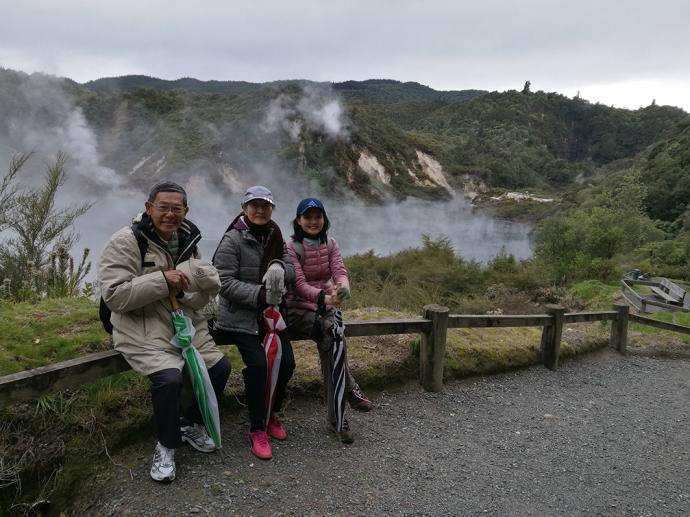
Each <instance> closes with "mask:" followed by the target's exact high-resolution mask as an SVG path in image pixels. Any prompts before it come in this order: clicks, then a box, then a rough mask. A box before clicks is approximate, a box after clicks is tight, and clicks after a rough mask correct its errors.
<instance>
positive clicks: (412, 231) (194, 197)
mask: <svg viewBox="0 0 690 517" xmlns="http://www.w3.org/2000/svg"><path fill="white" fill-rule="evenodd" d="M20 91H21V95H22V101H23V102H25V103H26V105H27V106H28V108H27V109H26V110H21V113H17V112H10V113H6V112H5V108H3V107H2V106H1V105H0V121H1V120H4V121H5V125H4V131H3V132H2V133H0V163H2V164H7V163H9V160H10V157H11V155H12V154H13V153H14V152H21V151H29V150H35V151H36V155H37V158H34V159H33V160H31V162H30V165H29V166H28V167H27V170H26V171H22V172H23V174H22V175H21V178H20V181H21V183H23V184H24V185H37V184H39V183H40V180H41V178H42V175H43V171H44V167H45V163H49V162H51V161H52V160H53V159H54V156H55V154H56V152H57V151H58V150H62V151H64V152H66V153H68V154H69V156H70V157H71V161H70V162H69V163H68V167H67V169H68V170H67V172H68V177H69V179H68V182H67V184H66V185H65V187H63V189H62V190H61V192H60V198H59V200H58V201H59V203H60V204H62V205H63V206H66V205H70V204H76V203H83V202H92V203H94V206H93V208H92V209H91V210H90V211H89V212H88V213H87V215H85V216H83V217H82V218H81V219H79V220H78V221H77V224H76V226H77V228H76V230H77V231H78V232H79V234H80V236H81V239H80V241H79V244H78V248H79V249H77V250H74V254H75V255H76V254H79V253H80V249H81V248H82V247H89V248H91V249H92V250H93V251H94V253H93V255H92V257H93V259H94V261H96V260H97V257H98V254H99V253H100V251H101V249H102V248H103V246H104V244H105V242H106V240H107V239H108V238H109V236H110V235H111V234H112V233H114V232H115V231H117V230H118V229H119V228H122V227H123V226H128V225H129V224H130V221H131V218H132V217H133V216H134V215H135V214H136V213H138V212H141V211H142V210H143V208H144V201H145V198H146V194H147V190H148V188H147V187H142V185H144V184H145V183H147V184H148V183H150V184H153V183H155V182H156V181H160V180H161V179H163V178H161V177H153V176H152V175H151V172H149V173H148V174H146V176H145V177H146V178H148V180H146V182H142V179H141V178H140V173H141V174H143V170H144V168H145V166H146V165H148V163H145V162H146V161H147V160H149V159H150V158H151V157H150V156H148V157H147V156H132V157H131V158H132V159H131V160H129V162H130V163H131V164H132V165H129V166H128V168H127V170H121V171H117V172H116V171H114V170H112V169H111V168H108V167H105V166H104V165H103V164H102V158H101V154H100V153H99V145H101V146H103V145H106V144H107V142H99V140H98V138H97V135H96V133H95V132H94V131H93V129H92V128H90V127H89V125H88V123H87V121H86V118H85V117H84V114H83V113H82V111H81V109H80V108H79V107H77V106H75V104H74V101H73V100H72V98H71V97H70V95H69V94H67V93H65V91H64V84H63V83H62V82H61V81H58V80H56V79H51V78H46V77H44V76H38V75H34V76H25V77H24V80H23V82H22V84H21V86H20ZM348 124H349V121H348V120H347V116H346V113H345V110H344V108H343V105H342V103H341V102H340V100H339V99H338V98H337V97H336V96H335V95H334V93H333V92H332V90H330V89H329V88H327V87H324V86H319V85H317V86H306V87H304V89H303V94H302V95H301V96H290V95H286V94H283V95H279V96H278V97H276V98H275V99H274V100H273V101H272V102H271V103H270V104H269V106H268V108H267V110H266V113H265V116H264V117H263V120H261V121H260V122H259V123H258V124H257V126H258V127H254V128H253V131H255V132H257V133H263V134H265V135H273V137H276V138H277V137H279V136H280V133H281V132H282V131H285V132H286V133H287V135H288V136H289V138H290V139H291V140H292V141H299V139H300V138H301V135H302V133H303V132H304V131H310V132H317V133H321V134H324V135H326V136H327V137H328V138H333V139H347V138H348V130H347V127H348ZM2 129H3V126H2V124H0V130H2ZM207 129H209V131H210V130H213V131H218V129H217V128H207ZM219 134H220V133H219ZM283 138H284V137H283ZM279 149H280V147H279V146H274V147H267V148H265V149H261V151H263V152H262V153H261V155H259V156H246V155H242V156H240V155H239V154H237V153H236V154H235V155H234V156H235V157H240V158H241V162H240V165H236V164H235V162H233V161H232V159H231V158H230V159H222V160H220V161H219V162H215V163H210V162H204V163H201V164H200V165H198V164H191V165H189V166H188V168H187V169H186V170H185V171H182V172H179V171H178V172H177V173H176V174H175V175H174V176H173V177H172V179H174V180H176V181H179V182H180V183H181V184H182V185H183V186H184V187H185V188H186V189H187V190H188V195H189V205H190V213H189V218H190V219H191V220H192V221H193V222H194V223H196V224H197V226H199V228H200V229H201V231H202V234H203V236H204V239H203V240H202V242H201V250H202V253H203V254H204V255H205V256H206V257H209V258H210V256H211V255H212V253H213V251H214V250H215V248H216V245H217V243H218V241H219V239H220V237H221V236H222V234H223V232H224V231H225V229H226V227H227V225H228V224H229V222H230V221H231V220H232V218H233V217H234V216H235V215H237V213H239V211H240V209H241V208H240V201H241V198H242V194H243V191H244V189H245V188H246V187H248V186H250V185H252V184H264V185H266V186H267V187H268V188H269V189H271V190H272V191H273V193H274V195H275V199H276V204H277V207H276V210H275V212H274V218H275V220H276V221H277V222H278V223H279V224H280V226H281V228H282V230H283V234H284V235H285V237H286V238H287V237H289V235H291V234H292V224H291V222H292V219H293V218H294V210H295V207H296V206H297V204H298V202H299V201H300V200H301V199H302V198H304V197H308V196H314V195H315V196H317V197H321V198H322V200H323V201H324V203H325V206H326V209H327V212H328V216H329V218H330V220H331V224H332V230H331V235H332V236H334V237H335V238H336V239H337V240H338V242H339V243H340V246H341V248H342V249H343V251H344V253H345V254H346V255H351V254H354V253H358V252H365V251H368V250H373V251H374V252H375V253H377V254H379V255H385V254H389V253H394V252H397V251H399V250H402V249H405V248H408V247H415V246H419V245H420V244H421V236H422V234H428V235H430V236H432V237H438V236H441V235H443V236H447V237H449V238H450V239H451V241H452V243H453V245H454V246H455V249H456V252H457V253H458V254H459V255H461V256H462V257H465V258H468V259H475V260H478V261H480V262H486V261H488V260H489V259H490V258H491V257H493V256H495V255H496V254H497V253H500V252H502V251H505V252H508V253H512V254H513V255H515V256H516V257H517V258H526V257H528V256H529V255H530V254H531V250H530V238H529V232H530V227H529V226H528V225H525V224H520V223H511V222H503V221H498V220H495V219H493V218H491V217H488V216H485V215H482V214H479V213H476V212H474V211H473V209H472V206H471V204H470V203H469V202H468V201H466V200H465V199H464V198H462V197H461V196H456V197H455V198H454V199H452V200H451V201H447V202H430V201H420V200H408V201H405V202H401V203H394V204H389V205H385V206H374V207H372V206H365V205H363V204H361V203H359V202H356V201H354V202H352V201H348V198H349V196H351V194H349V193H347V194H346V195H347V196H348V198H343V197H336V193H335V192H332V193H329V192H325V193H324V192H320V191H319V190H318V187H317V184H315V183H314V182H312V183H309V180H307V179H305V178H304V177H302V176H299V175H296V174H295V173H294V172H286V171H290V170H291V169H290V167H288V166H286V164H285V163H284V162H283V161H282V158H281V157H280V156H279V153H278V150H279ZM257 154H259V153H258V152H257ZM164 159H165V156H164V155H163V156H158V155H157V156H156V161H160V160H164ZM149 161H151V162H153V161H154V160H153V159H150V160H149ZM242 164H244V165H242ZM293 170H294V169H293ZM320 173H321V174H333V172H332V171H321V172H320ZM135 181H136V182H138V183H136V184H135V183H134V182H135ZM353 197H354V196H353ZM94 269H95V268H94ZM92 279H93V278H92Z"/></svg>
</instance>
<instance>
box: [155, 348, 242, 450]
mask: <svg viewBox="0 0 690 517" xmlns="http://www.w3.org/2000/svg"><path fill="white" fill-rule="evenodd" d="M208 376H209V378H210V379H211V384H212V385H213V391H214V392H215V394H216V399H218V404H219V405H220V397H221V395H222V394H223V390H224V389H225V384H226V383H227V382H228V377H229V376H230V363H229V362H228V360H227V359H226V358H225V357H223V358H222V359H221V360H220V361H218V362H217V363H216V364H214V365H213V367H212V368H209V370H208ZM149 379H151V400H152V402H153V419H154V421H155V422H156V429H157V431H158V441H159V442H161V444H163V445H164V446H166V447H167V448H168V449H176V448H177V447H179V446H180V445H181V444H182V438H181V435H180V392H181V391H182V372H181V371H180V370H178V369H177V368H166V369H165V370H160V371H157V372H155V373H152V374H151V375H149ZM192 398H193V400H192V403H191V404H190V405H189V407H188V408H187V411H186V412H185V415H184V418H185V420H186V421H187V422H186V423H189V424H192V423H193V424H202V425H203V423H204V422H203V418H202V417H201V413H200V411H199V405H198V404H197V402H196V397H192Z"/></svg>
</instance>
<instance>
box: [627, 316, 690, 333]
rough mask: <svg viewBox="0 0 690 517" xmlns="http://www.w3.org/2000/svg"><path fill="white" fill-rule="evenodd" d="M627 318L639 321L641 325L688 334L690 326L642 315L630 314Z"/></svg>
mask: <svg viewBox="0 0 690 517" xmlns="http://www.w3.org/2000/svg"><path fill="white" fill-rule="evenodd" d="M629 318H630V321H634V322H635V323H641V324H643V325H649V326H650V327H656V328H660V329H664V330H672V331H673V332H680V333H681V334H690V327H686V326H685V325H676V324H675V323H667V322H665V321H659V320H653V319H652V318H645V317H644V316H638V315H636V314H631V315H630V316H629Z"/></svg>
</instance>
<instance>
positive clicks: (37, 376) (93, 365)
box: [0, 350, 130, 406]
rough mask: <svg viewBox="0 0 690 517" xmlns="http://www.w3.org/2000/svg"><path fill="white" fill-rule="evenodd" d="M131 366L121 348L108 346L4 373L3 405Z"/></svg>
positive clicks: (0, 399)
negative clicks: (78, 355)
mask: <svg viewBox="0 0 690 517" xmlns="http://www.w3.org/2000/svg"><path fill="white" fill-rule="evenodd" d="M129 369H130V366H129V364H128V363H127V361H125V359H124V357H122V356H121V355H120V352H116V351H115V350H107V351H105V352H96V353H95V354H89V355H84V356H81V357H77V358H76V359H70V360H69V361H62V362H60V363H55V364H49V365H47V366H40V367H38V368H34V369H32V370H26V371H23V372H18V373H13V374H11V375H6V376H4V377H0V405H3V406H4V405H6V404H9V403H11V402H22V401H25V400H30V399H33V398H36V397H40V396H41V395H44V394H45V393H47V392H50V391H53V390H64V389H66V388H76V387H78V386H81V385H82V384H84V383H86V382H93V381H95V380H98V379H100V378H102V377H107V376H108V375H113V374H115V373H120V372H125V371H127V370H129Z"/></svg>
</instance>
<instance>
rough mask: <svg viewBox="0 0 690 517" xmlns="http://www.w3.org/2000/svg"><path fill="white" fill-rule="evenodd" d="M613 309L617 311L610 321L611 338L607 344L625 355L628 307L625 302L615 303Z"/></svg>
mask: <svg viewBox="0 0 690 517" xmlns="http://www.w3.org/2000/svg"><path fill="white" fill-rule="evenodd" d="M613 310H615V311H616V312H617V313H618V316H616V319H615V320H613V321H612V322H611V338H610V339H609V346H611V347H612V348H615V349H616V350H618V351H619V352H620V353H621V354H623V355H626V353H627V347H628V319H629V316H630V307H629V306H627V305H625V304H619V303H617V304H615V305H614V306H613Z"/></svg>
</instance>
